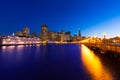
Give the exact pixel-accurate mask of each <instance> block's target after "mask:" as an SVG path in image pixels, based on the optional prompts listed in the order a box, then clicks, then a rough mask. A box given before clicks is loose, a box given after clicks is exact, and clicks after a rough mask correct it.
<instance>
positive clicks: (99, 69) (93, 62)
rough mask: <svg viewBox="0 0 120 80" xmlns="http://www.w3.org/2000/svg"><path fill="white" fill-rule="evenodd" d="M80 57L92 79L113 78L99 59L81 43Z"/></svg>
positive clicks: (108, 79) (109, 79)
mask: <svg viewBox="0 0 120 80" xmlns="http://www.w3.org/2000/svg"><path fill="white" fill-rule="evenodd" d="M81 56H82V57H81V59H82V62H83V65H84V67H85V68H86V69H87V71H88V72H89V73H90V75H91V77H92V79H93V80H113V77H112V75H111V74H110V72H109V71H108V69H106V67H105V66H104V65H103V64H102V63H101V61H100V59H99V58H98V57H97V56H96V55H95V54H94V53H93V52H92V51H90V50H89V49H88V48H87V47H86V46H84V45H81Z"/></svg>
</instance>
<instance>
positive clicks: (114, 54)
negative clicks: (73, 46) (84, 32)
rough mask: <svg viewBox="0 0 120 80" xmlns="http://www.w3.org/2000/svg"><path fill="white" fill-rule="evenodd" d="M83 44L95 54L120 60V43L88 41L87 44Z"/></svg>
mask: <svg viewBox="0 0 120 80" xmlns="http://www.w3.org/2000/svg"><path fill="white" fill-rule="evenodd" d="M82 44H84V45H85V46H87V47H88V48H90V49H91V50H93V51H94V52H95V53H100V54H103V55H105V56H107V57H111V58H115V59H117V60H120V43H111V42H109V41H100V40H95V39H94V40H90V39H89V40H86V42H82Z"/></svg>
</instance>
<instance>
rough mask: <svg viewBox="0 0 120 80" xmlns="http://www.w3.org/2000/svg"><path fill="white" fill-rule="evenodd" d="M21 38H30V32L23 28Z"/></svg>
mask: <svg viewBox="0 0 120 80" xmlns="http://www.w3.org/2000/svg"><path fill="white" fill-rule="evenodd" d="M23 36H24V37H30V30H29V28H28V27H25V28H23Z"/></svg>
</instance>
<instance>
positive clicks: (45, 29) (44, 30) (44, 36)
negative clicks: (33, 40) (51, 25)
mask: <svg viewBox="0 0 120 80" xmlns="http://www.w3.org/2000/svg"><path fill="white" fill-rule="evenodd" d="M41 30H42V31H41V34H40V38H41V40H43V41H47V40H48V26H47V25H42V26H41Z"/></svg>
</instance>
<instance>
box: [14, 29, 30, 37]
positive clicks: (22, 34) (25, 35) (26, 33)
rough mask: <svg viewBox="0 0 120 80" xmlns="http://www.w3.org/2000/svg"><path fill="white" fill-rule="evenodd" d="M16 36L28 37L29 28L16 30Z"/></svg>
mask: <svg viewBox="0 0 120 80" xmlns="http://www.w3.org/2000/svg"><path fill="white" fill-rule="evenodd" d="M16 36H18V37H30V30H29V28H27V27H25V28H23V31H22V32H16Z"/></svg>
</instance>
